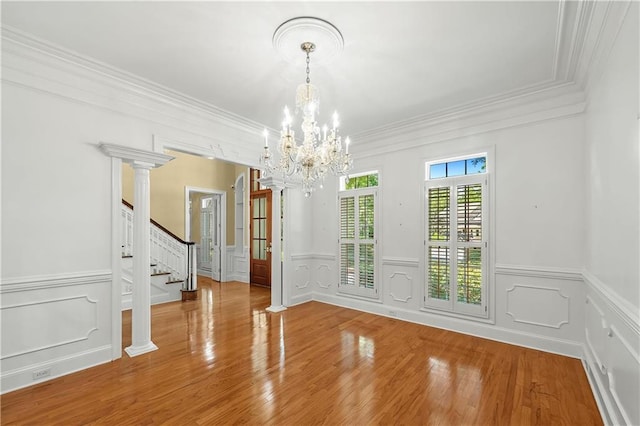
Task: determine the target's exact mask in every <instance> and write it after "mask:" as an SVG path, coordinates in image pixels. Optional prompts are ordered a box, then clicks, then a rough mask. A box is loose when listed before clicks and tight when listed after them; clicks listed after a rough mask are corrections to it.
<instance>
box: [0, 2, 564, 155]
mask: <svg viewBox="0 0 640 426" xmlns="http://www.w3.org/2000/svg"><path fill="white" fill-rule="evenodd" d="M298 16H315V17H318V18H322V19H324V20H327V21H329V22H331V23H333V24H334V25H335V26H336V27H337V28H338V29H339V30H340V31H341V33H342V35H343V37H344V41H345V47H344V50H343V52H342V53H341V54H340V55H339V56H338V57H337V58H336V59H335V60H334V61H333V62H331V63H329V64H324V65H315V64H314V62H313V54H312V56H311V80H312V82H313V83H314V84H315V85H317V86H318V87H319V89H320V101H321V105H320V108H321V110H320V113H321V115H320V120H319V121H320V123H321V124H322V123H323V122H325V121H327V122H328V121H329V118H330V114H331V113H332V112H333V110H334V109H337V110H338V111H339V112H340V115H341V122H342V127H343V134H351V135H353V134H357V133H359V132H363V131H366V130H370V129H373V128H377V127H380V126H386V125H389V124H391V123H395V122H398V121H401V120H406V119H409V118H414V117H416V116H423V115H425V116H426V115H428V116H433V115H434V114H438V113H439V112H444V111H445V110H451V109H454V108H458V107H461V106H463V105H468V104H470V103H473V104H476V103H478V102H482V101H483V100H488V99H491V98H496V97H501V98H504V97H505V95H506V96H508V95H509V94H512V93H513V94H517V93H520V94H522V93H526V92H527V91H535V90H537V89H539V88H540V87H542V86H544V85H548V84H549V83H550V82H553V81H556V80H559V77H558V67H559V66H560V65H559V64H560V63H561V62H562V61H563V58H562V57H561V56H560V55H562V54H563V53H562V52H564V51H565V50H566V49H563V47H562V43H566V39H567V37H566V34H569V33H570V32H571V31H572V25H573V22H572V20H571V19H570V14H569V13H568V12H567V3H565V2H558V1H548V2H542V1H533V2H522V1H513V2H504V1H501V2H454V1H446V2H403V3H400V2H290V3H283V2H240V1H237V2H147V1H143V2H7V1H3V2H2V24H3V25H9V26H10V27H12V28H14V29H18V30H20V31H23V32H26V33H30V34H33V35H35V36H36V37H39V38H42V39H44V40H47V41H49V42H51V43H53V44H55V45H58V46H61V47H64V48H67V49H70V50H72V51H75V52H77V53H79V54H81V55H84V56H88V57H91V58H94V59H96V60H98V61H101V62H104V63H107V64H109V65H111V66H114V67H116V68H120V69H122V70H124V71H127V72H130V73H133V74H135V75H138V76H140V77H143V78H145V79H148V80H150V81H153V82H155V83H158V84H160V85H163V86H165V87H167V88H170V89H172V90H175V91H178V92H181V93H183V94H186V95H188V96H191V97H194V98H197V99H199V100H201V101H204V102H207V103H210V104H212V105H215V106H216V107H219V108H222V109H224V110H227V111H229V112H232V113H235V114H238V115H241V116H243V117H245V118H248V119H250V120H254V121H256V122H258V123H261V124H263V125H267V126H270V127H274V128H276V127H278V124H279V123H280V122H281V120H282V114H281V110H282V107H283V106H284V105H285V104H288V105H289V106H290V107H291V106H292V105H293V101H294V96H295V88H296V86H297V85H298V84H299V83H302V82H303V80H304V78H305V74H304V67H303V66H302V65H300V66H297V65H296V66H292V65H291V64H287V63H285V62H284V61H283V60H282V59H281V57H279V56H278V54H277V53H276V52H275V50H274V49H273V47H272V42H271V40H272V35H273V32H274V31H275V29H276V28H277V27H278V26H279V25H280V24H281V23H282V22H284V21H286V20H288V19H291V18H294V17H298ZM321 48H322V46H318V49H321ZM300 55H301V60H302V59H303V56H302V55H303V54H302V52H301V53H300ZM354 142H355V143H357V141H354Z"/></svg>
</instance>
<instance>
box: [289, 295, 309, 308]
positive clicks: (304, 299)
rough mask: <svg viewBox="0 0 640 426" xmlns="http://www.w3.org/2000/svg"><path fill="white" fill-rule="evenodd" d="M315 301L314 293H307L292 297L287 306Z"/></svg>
mask: <svg viewBox="0 0 640 426" xmlns="http://www.w3.org/2000/svg"><path fill="white" fill-rule="evenodd" d="M311 301H313V294H312V293H305V294H301V295H299V296H294V297H292V298H291V303H290V304H288V305H287V306H296V305H302V304H303V303H307V302H311Z"/></svg>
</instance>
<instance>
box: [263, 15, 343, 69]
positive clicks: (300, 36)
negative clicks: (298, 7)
mask: <svg viewBox="0 0 640 426" xmlns="http://www.w3.org/2000/svg"><path fill="white" fill-rule="evenodd" d="M272 41H273V48H274V49H275V50H276V52H278V53H279V54H280V56H282V58H284V60H285V61H287V62H289V63H291V64H296V63H302V57H301V56H300V55H299V53H298V50H297V49H298V48H299V46H300V45H301V44H302V43H304V42H307V41H313V42H314V43H315V44H316V46H317V49H316V50H315V51H314V53H313V62H314V63H316V64H326V63H329V62H331V61H332V60H333V59H334V58H335V57H336V56H338V55H339V54H340V52H342V50H343V49H344V39H343V38H342V34H341V33H340V31H339V30H338V29H337V28H336V27H335V26H334V25H333V24H332V23H330V22H327V21H325V20H323V19H319V18H313V17H308V16H302V17H298V18H293V19H289V20H288V21H285V22H283V23H282V24H281V25H280V26H279V27H278V28H276V30H275V32H274V33H273V40H272Z"/></svg>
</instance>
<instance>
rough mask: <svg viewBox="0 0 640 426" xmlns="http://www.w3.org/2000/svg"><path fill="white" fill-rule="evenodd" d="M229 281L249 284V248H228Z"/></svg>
mask: <svg viewBox="0 0 640 426" xmlns="http://www.w3.org/2000/svg"><path fill="white" fill-rule="evenodd" d="M227 280H228V281H240V282H242V283H248V282H249V247H243V248H242V249H238V248H237V247H236V246H227Z"/></svg>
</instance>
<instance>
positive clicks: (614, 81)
mask: <svg viewBox="0 0 640 426" xmlns="http://www.w3.org/2000/svg"><path fill="white" fill-rule="evenodd" d="M638 6H639V5H638V3H633V4H632V5H631V7H630V9H629V11H628V12H627V14H626V17H625V20H624V23H623V25H622V27H621V29H620V32H619V33H618V37H617V39H616V42H615V45H614V47H613V49H612V50H611V53H610V55H609V57H608V58H607V61H606V66H605V68H604V71H603V73H602V75H601V76H600V78H599V79H598V80H596V81H595V83H594V84H593V86H592V87H591V88H590V91H589V103H588V108H587V112H586V119H585V123H586V130H587V132H586V163H587V169H586V175H585V183H586V204H585V205H586V208H585V212H586V228H585V229H586V237H587V241H586V242H587V244H586V256H585V282H586V284H587V305H586V306H587V307H586V322H585V342H586V343H585V355H586V358H587V361H588V365H589V374H590V379H591V380H592V383H593V384H594V385H595V394H596V397H597V399H598V401H599V403H600V405H601V406H603V407H605V410H604V411H605V412H606V413H607V414H606V416H607V417H608V419H607V420H608V421H610V422H611V423H613V424H640V408H639V405H638V401H639V400H640V355H639V354H640V320H639V315H638V310H639V309H640V308H639V307H640V272H639V270H640V175H639V174H640V152H639V146H640V143H639V142H640V141H639V134H638V119H639V117H640V109H639V104H638V100H639V91H640V85H639V83H638V78H639V76H640V68H639V66H638V50H639V48H640V46H639V42H638V39H639V36H640V34H639V31H638V21H639V20H638V13H639V9H640V8H639V7H638Z"/></svg>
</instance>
